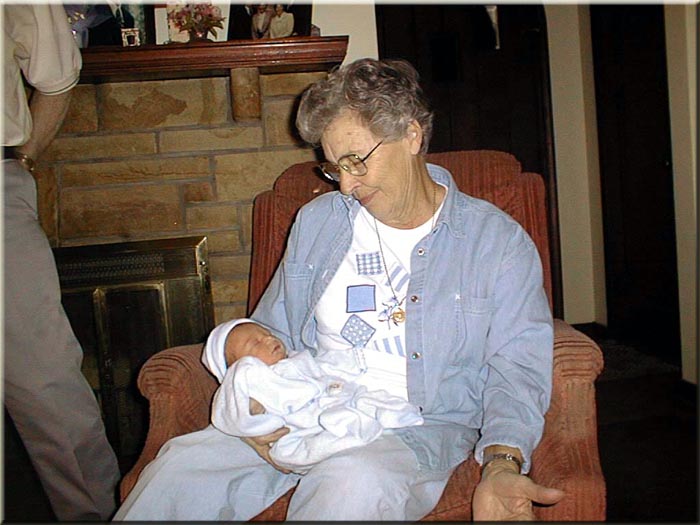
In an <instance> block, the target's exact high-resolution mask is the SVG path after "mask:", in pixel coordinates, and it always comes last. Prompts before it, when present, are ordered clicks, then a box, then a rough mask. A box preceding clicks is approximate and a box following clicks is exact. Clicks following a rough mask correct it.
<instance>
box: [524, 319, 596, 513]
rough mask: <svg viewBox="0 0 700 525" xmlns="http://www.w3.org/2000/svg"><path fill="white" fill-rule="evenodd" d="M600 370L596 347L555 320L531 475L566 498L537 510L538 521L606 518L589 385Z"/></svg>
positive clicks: (594, 403) (592, 403) (582, 335)
mask: <svg viewBox="0 0 700 525" xmlns="http://www.w3.org/2000/svg"><path fill="white" fill-rule="evenodd" d="M602 369H603V355H602V352H601V351H600V348H599V347H598V345H596V343H595V342H594V341H593V340H592V339H590V338H589V337H587V336H585V335H584V334H582V333H581V332H579V331H578V330H575V329H574V328H572V327H571V326H570V325H568V324H566V323H565V322H564V321H561V320H558V319H557V320H555V323H554V377H553V387H552V403H551V405H550V408H549V410H548V412H547V414H546V416H545V430H544V434H543V436H542V441H541V442H540V444H539V445H538V446H537V448H536V449H535V452H534V454H533V458H532V471H531V473H530V475H531V477H532V479H533V480H535V481H536V482H537V483H539V484H541V485H544V486H546V487H555V488H559V489H562V490H563V491H564V492H566V494H567V496H566V497H565V498H564V499H563V500H562V501H560V502H559V503H557V504H556V505H552V506H550V507H536V508H535V513H536V516H537V518H538V519H540V520H546V521H572V520H573V521H603V520H605V479H604V477H603V472H602V469H601V466H600V456H599V453H598V433H597V420H596V400H595V385H594V382H595V379H596V378H597V377H598V375H599V374H600V372H601V371H602Z"/></svg>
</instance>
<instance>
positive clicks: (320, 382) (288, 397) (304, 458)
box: [202, 319, 423, 474]
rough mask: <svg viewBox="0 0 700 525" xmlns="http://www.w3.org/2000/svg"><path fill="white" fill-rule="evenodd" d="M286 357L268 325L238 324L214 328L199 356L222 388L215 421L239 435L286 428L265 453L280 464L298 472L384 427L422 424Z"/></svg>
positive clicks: (307, 357)
mask: <svg viewBox="0 0 700 525" xmlns="http://www.w3.org/2000/svg"><path fill="white" fill-rule="evenodd" d="M286 353H287V352H286V349H285V348H284V345H283V344H282V341H280V340H279V339H278V338H276V337H275V336H273V335H272V334H271V333H270V331H269V330H267V329H266V328H265V327H263V326H262V325H259V324H257V323H255V322H254V321H251V320H249V319H238V320H233V321H229V322H227V323H223V324H222V325H219V326H217V327H216V328H214V330H213V331H212V333H211V334H210V336H209V339H208V340H207V344H206V346H205V348H204V353H203V355H202V362H203V363H204V365H205V366H206V367H207V368H208V369H209V370H210V371H211V372H212V373H213V374H214V375H215V376H216V377H217V379H218V380H219V382H220V383H221V385H220V386H219V389H218V390H217V391H216V393H215V395H214V400H213V403H212V424H213V425H214V426H215V427H216V428H218V429H219V430H221V431H222V432H225V433H227V434H231V435H234V436H239V437H250V436H262V435H266V434H270V433H272V432H274V431H275V430H277V429H278V428H280V427H288V428H289V429H290V432H289V433H288V434H286V435H284V436H282V437H281V438H280V439H279V440H278V441H276V442H275V443H274V445H273V446H272V447H271V448H270V457H271V458H272V459H273V460H274V462H275V463H276V464H277V465H279V466H280V467H283V468H286V469H288V470H291V471H293V472H297V473H300V474H303V473H305V472H307V471H308V470H309V469H310V468H311V467H312V466H313V465H314V464H316V463H318V462H319V461H322V460H323V459H326V458H328V457H329V456H331V455H333V454H335V453H337V452H340V451H341V450H346V449H348V448H352V447H357V446H361V445H364V444H367V443H369V442H371V441H373V440H375V439H376V438H377V437H379V436H380V435H381V433H382V431H383V430H384V429H389V428H401V427H405V426H411V425H420V424H422V423H423V418H422V417H421V416H420V413H419V411H418V409H417V407H415V406H414V405H412V404H410V403H408V402H407V401H406V400H404V399H402V398H400V397H397V396H393V395H390V394H388V393H387V392H385V391H383V390H379V391H373V392H369V391H367V388H366V387H365V386H361V385H358V384H356V383H354V382H352V381H348V380H347V376H345V378H344V376H343V375H342V374H341V373H339V372H338V371H337V370H335V369H333V368H332V367H331V366H329V365H327V364H324V363H319V362H317V361H316V360H315V359H314V357H313V356H312V355H311V354H310V353H309V352H308V351H302V352H295V353H294V354H292V355H291V356H289V357H286Z"/></svg>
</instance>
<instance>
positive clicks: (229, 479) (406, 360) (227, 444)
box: [116, 59, 564, 521]
mask: <svg viewBox="0 0 700 525" xmlns="http://www.w3.org/2000/svg"><path fill="white" fill-rule="evenodd" d="M297 127H298V128H299V131H300V133H301V135H302V137H303V138H304V139H305V140H306V141H307V142H309V143H311V144H318V143H320V144H321V145H322V146H323V151H324V154H325V157H326V162H323V163H322V164H321V165H320V168H321V170H322V172H323V174H324V175H325V176H326V177H328V178H329V179H331V180H333V181H336V182H338V184H339V187H340V191H339V192H331V193H327V194H324V195H321V196H319V197H318V198H316V199H315V200H313V201H312V202H310V203H309V204H307V205H306V206H304V207H303V208H302V209H301V211H300V212H299V215H298V217H297V219H296V221H295V224H294V226H293V228H292V231H291V234H290V238H289V241H288V246H287V251H286V254H285V257H284V260H283V261H282V263H281V264H280V267H279V268H278V270H277V272H276V274H275V276H274V278H273V280H272V282H271V283H270V286H269V287H268V289H267V290H266V292H265V294H264V295H263V297H262V299H261V301H260V304H259V305H258V307H257V308H256V311H255V312H254V313H253V316H252V317H253V319H255V320H256V321H257V322H259V323H261V324H264V325H266V326H267V327H269V328H270V329H271V330H272V331H273V332H274V333H275V335H277V336H278V337H279V338H280V339H281V340H282V341H283V342H284V343H285V345H286V346H287V348H288V349H289V350H290V352H294V351H301V350H309V351H310V352H311V353H312V354H314V356H315V358H316V359H317V360H319V361H321V362H324V363H326V364H333V363H348V362H349V361H348V360H347V359H338V356H341V355H347V354H346V353H348V352H350V353H352V355H353V356H354V358H355V359H354V360H351V361H350V362H351V363H354V364H353V365H352V366H350V365H347V364H346V365H344V366H345V367H346V369H345V370H343V372H344V373H346V374H354V375H355V376H356V377H357V379H356V380H357V381H358V382H359V383H361V384H364V385H366V386H367V388H368V389H369V390H370V391H373V390H376V391H378V390H385V391H387V392H389V393H391V394H394V395H398V396H401V397H402V398H404V399H406V400H408V401H409V402H411V403H413V404H414V405H416V406H417V407H418V408H419V410H420V411H421V413H422V416H423V419H424V424H423V425H421V426H411V427H406V428H401V429H392V430H386V431H384V433H383V434H382V435H381V437H380V438H379V439H377V440H375V441H373V442H372V443H370V444H368V445H365V446H362V447H358V448H354V449H351V450H347V451H343V452H342V453H339V454H336V455H334V456H332V457H330V458H329V459H326V460H325V461H323V462H321V463H319V464H318V465H316V466H314V467H313V468H312V469H311V470H310V471H309V472H308V473H307V474H305V475H303V476H300V475H297V474H293V473H288V472H286V471H284V470H283V469H280V468H279V467H277V465H275V464H274V463H273V461H272V460H271V458H270V455H269V447H270V443H274V442H275V441H276V440H277V439H279V437H281V436H282V435H284V434H285V433H286V432H287V430H286V429H284V428H282V429H279V430H277V431H275V432H274V433H273V434H270V435H267V436H261V437H259V438H245V442H244V441H242V440H241V439H238V438H234V437H231V436H228V435H225V434H222V433H221V432H219V431H217V430H216V429H214V428H213V427H211V426H210V427H208V428H207V429H205V430H202V431H200V432H196V433H193V434H189V435H185V436H181V437H178V438H175V439H172V440H171V441H169V442H168V443H166V444H165V445H164V446H163V449H162V450H161V452H160V453H159V456H158V457H157V458H156V460H154V461H153V462H152V463H151V464H150V465H149V466H148V467H147V468H146V469H145V470H144V472H143V474H142V475H141V478H140V479H139V482H138V483H137V485H136V487H135V488H134V490H133V491H132V493H131V494H130V495H129V498H128V499H127V501H126V502H125V504H124V505H123V507H122V508H121V509H120V510H119V512H118V514H117V517H116V519H134V520H149V519H156V520H173V519H187V520H212V519H226V520H247V519H249V518H251V517H253V516H255V515H256V514H257V513H259V512H260V511H262V510H263V509H264V508H266V507H267V506H269V505H270V504H272V503H273V502H274V501H275V500H276V499H277V498H278V497H280V496H281V495H283V494H284V493H285V492H286V491H287V490H289V489H290V488H291V487H294V486H296V491H295V492H294V496H293V497H292V499H291V502H290V506H289V511H288V515H287V518H288V519H290V520H306V521H308V520H365V521H375V520H417V519H420V518H421V517H423V516H425V515H426V514H427V513H429V512H430V511H431V510H432V509H433V507H434V506H435V505H436V504H437V502H438V500H439V499H440V496H441V494H442V492H443V490H444V488H445V485H446V483H447V481H448V478H449V477H450V474H451V473H452V472H453V470H454V469H455V467H456V466H457V465H458V464H459V463H460V462H462V461H464V460H465V459H466V458H467V457H468V456H469V455H470V454H471V453H473V454H474V455H475V457H476V460H477V461H478V462H480V463H481V464H482V465H483V466H482V474H481V481H480V483H479V485H478V487H477V490H476V493H475V496H474V502H473V508H474V517H475V519H496V520H505V519H530V518H532V517H533V514H532V501H536V502H540V503H544V504H551V503H555V502H556V501H558V500H560V499H561V498H562V497H563V496H564V494H563V492H561V491H560V490H557V489H554V488H547V487H541V486H538V485H536V484H535V483H534V482H533V481H532V480H530V479H529V478H528V477H527V476H526V474H527V473H528V470H529V469H530V457H531V454H532V451H533V449H534V447H535V446H536V445H537V443H538V441H539V439H540V436H541V433H542V428H543V424H544V413H545V411H546V409H547V407H548V404H549V399H550V390H551V370H552V320H551V314H550V311H549V307H548V303H547V299H546V296H545V292H544V290H543V287H542V271H541V263H540V260H539V258H538V254H537V250H536V248H535V246H534V244H533V242H532V240H531V239H530V238H529V237H528V236H527V234H526V233H525V232H524V231H523V229H522V228H521V227H520V226H519V225H518V224H517V223H516V222H515V221H514V220H513V219H512V218H510V217H509V216H508V215H506V214H505V213H503V212H501V211H500V210H498V209H497V208H495V207H494V206H492V205H491V204H488V203H486V202H484V201H480V200H477V199H474V198H471V197H469V196H467V195H465V194H463V193H460V191H459V190H458V188H457V187H456V186H455V183H454V181H453V179H452V177H451V176H450V174H449V173H448V172H447V171H446V170H445V169H443V168H441V167H439V166H435V165H430V164H426V162H425V160H424V157H423V154H424V153H425V152H426V151H427V149H428V142H429V139H430V133H431V129H432V114H431V113H430V111H429V110H428V108H427V106H426V103H425V101H424V100H423V96H422V91H421V89H420V87H419V84H418V75H417V73H416V72H415V70H414V69H413V68H412V67H411V66H410V65H409V64H408V63H406V62H403V61H391V60H372V59H362V60H359V61H357V62H354V63H352V64H349V65H347V66H344V67H342V68H340V69H338V70H336V71H334V72H332V73H331V74H330V75H329V77H328V78H327V79H324V80H321V81H319V82H317V83H315V84H314V85H312V86H311V87H310V88H309V89H308V90H307V91H306V92H305V93H304V95H303V97H302V100H301V104H300V107H299V112H298V116H297ZM338 366H340V365H338ZM347 367H350V368H351V369H350V370H348V369H347ZM249 445H250V446H249Z"/></svg>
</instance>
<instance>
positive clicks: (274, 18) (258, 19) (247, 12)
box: [228, 2, 312, 40]
mask: <svg viewBox="0 0 700 525" xmlns="http://www.w3.org/2000/svg"><path fill="white" fill-rule="evenodd" d="M311 8H312V5H311V4H310V3H299V2H289V3H284V4H274V3H264V4H231V11H230V21H229V26H228V27H229V30H228V39H229V40H249V39H251V38H252V39H254V40H258V39H265V38H286V37H290V36H309V35H310V34H311Z"/></svg>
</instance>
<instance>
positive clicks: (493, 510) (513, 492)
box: [472, 461, 566, 521]
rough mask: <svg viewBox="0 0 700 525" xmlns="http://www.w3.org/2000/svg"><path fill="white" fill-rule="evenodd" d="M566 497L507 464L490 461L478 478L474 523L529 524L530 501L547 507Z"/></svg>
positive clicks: (473, 503)
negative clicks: (524, 522)
mask: <svg viewBox="0 0 700 525" xmlns="http://www.w3.org/2000/svg"><path fill="white" fill-rule="evenodd" d="M565 495H566V494H565V493H564V492H563V491H561V490H559V489H554V488H547V487H543V486H541V485H538V484H536V483H535V482H534V481H532V480H531V479H530V478H528V477H527V476H524V475H522V474H518V473H517V472H516V471H515V470H513V469H512V468H511V467H510V466H509V465H507V464H506V465H504V464H503V463H501V462H497V461H493V462H491V463H490V464H489V465H488V466H487V467H486V468H485V469H484V472H483V474H482V476H481V482H479V484H478V485H477V486H476V490H475V491H474V499H473V502H472V509H473V518H474V521H532V520H534V519H535V514H534V512H533V511H532V502H533V501H534V502H537V503H542V504H545V505H551V504H553V503H556V502H558V501H560V500H561V499H562V498H563V497H564V496H565Z"/></svg>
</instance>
